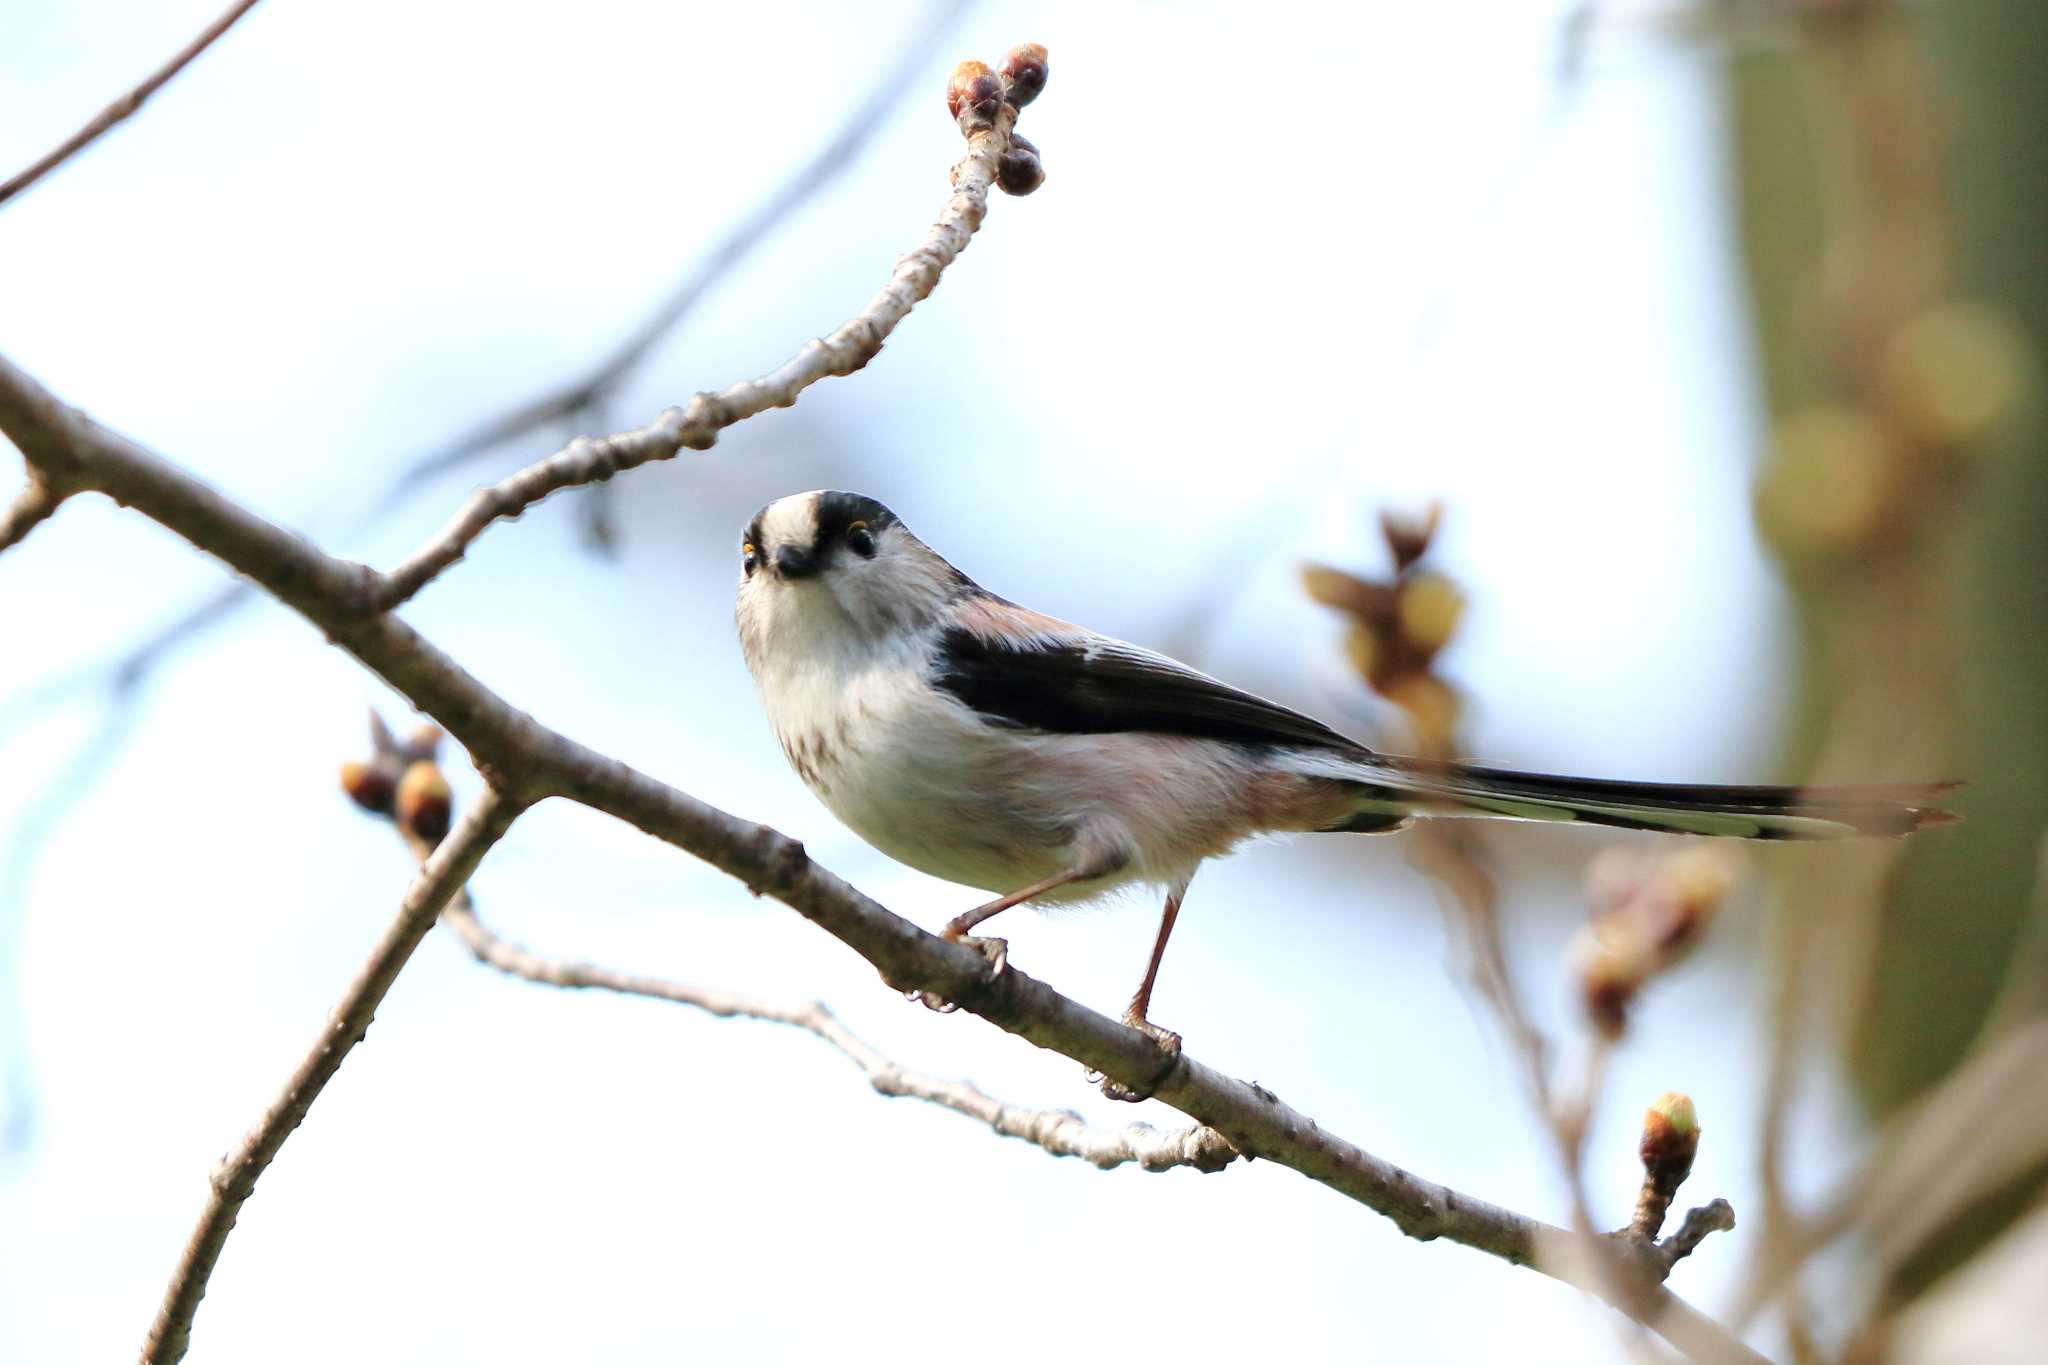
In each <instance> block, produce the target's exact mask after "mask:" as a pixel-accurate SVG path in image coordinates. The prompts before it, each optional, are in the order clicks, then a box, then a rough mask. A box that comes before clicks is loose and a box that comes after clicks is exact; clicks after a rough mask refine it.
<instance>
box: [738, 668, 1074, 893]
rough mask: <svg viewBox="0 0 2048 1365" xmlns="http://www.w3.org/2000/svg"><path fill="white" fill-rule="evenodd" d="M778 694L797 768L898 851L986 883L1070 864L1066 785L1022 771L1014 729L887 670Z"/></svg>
mask: <svg viewBox="0 0 2048 1365" xmlns="http://www.w3.org/2000/svg"><path fill="white" fill-rule="evenodd" d="M805 681H807V682H808V681H810V680H805ZM821 681H822V680H821ZM776 700H777V701H778V702H780V703H781V704H780V705H779V706H777V707H775V708H773V710H772V711H771V720H772V721H773V722H774V725H775V731H776V737H777V738H778V739H779V740H780V741H781V743H782V749H783V752H784V753H785V754H786V755H788V757H789V761H790V765H791V766H792V767H794V768H795V769H796V772H797V775H798V776H799V777H801V778H802V779H803V780H804V782H805V783H806V784H808V785H809V787H810V788H811V790H812V791H813V792H815V793H817V796H818V799H819V800H821V801H823V802H824V803H825V807H826V809H828V810H830V811H831V812H832V814H834V815H835V816H837V817H838V818H839V820H840V822H841V823H843V824H844V825H846V826H847V828H849V829H851V830H852V831H853V832H854V833H855V834H858V835H859V836H860V837H861V838H863V839H865V840H866V841H867V842H868V843H870V844H872V845H873V846H874V847H875V848H877V849H879V850H881V851H882V852H883V853H886V854H887V855H889V856H890V857H891V858H894V859H895V860H896V861H898V862H900V863H905V864H908V865H909V866H911V867H914V868H916V869H917V870H918V871H920V872H924V873H928V874H930V875H931V876H934V877H941V878H944V879H945V880H947V881H951V882H959V883H961V884H962V885H965V886H974V887H980V888H982V889H984V890H990V891H1013V890H1016V889H1017V888H1018V887H1021V886H1026V885H1029V884H1030V883H1031V882H1034V881H1037V880H1040V879H1041V878H1044V877H1048V876H1051V875H1052V874H1054V873H1056V872H1060V871H1064V870H1065V868H1066V866H1067V863H1068V860H1069V858H1070V853H1071V850H1070V848H1069V845H1070V843H1071V840H1072V833H1073V820H1072V817H1071V810H1070V809H1069V808H1068V804H1067V801H1066V799H1065V798H1064V796H1063V794H1062V793H1060V792H1058V791H1049V790H1045V789H1043V787H1042V784H1036V783H1031V782H1028V781H1020V780H1019V778H1020V776H1021V775H1022V774H1024V773H1027V772H1028V771H1029V769H1028V766H1020V764H1019V762H1018V758H1019V755H1018V754H1017V753H1016V752H1015V751H1014V750H1015V741H1014V739H1006V738H1005V737H1003V736H1000V735H994V734H991V733H990V732H989V731H988V729H987V728H986V727H985V726H983V725H981V724H980V723H979V722H978V721H975V720H973V719H972V718H971V717H968V716H966V715H964V714H963V713H962V712H961V711H960V710H959V708H958V707H956V706H953V705H952V704H950V703H947V702H943V701H941V700H938V699H936V698H933V697H931V696H930V695H929V694H928V693H924V692H922V691H920V690H918V689H910V688H902V687H899V686H894V685H891V684H890V683H888V682H887V681H886V680H882V681H874V680H870V679H868V678H858V677H857V678H855V679H853V680H851V681H850V682H845V683H842V684H841V685H840V686H838V687H835V688H831V689H829V690H828V689H826V688H825V687H824V686H822V685H817V686H806V687H795V686H790V687H784V688H782V689H780V690H779V691H778V692H777V694H776Z"/></svg>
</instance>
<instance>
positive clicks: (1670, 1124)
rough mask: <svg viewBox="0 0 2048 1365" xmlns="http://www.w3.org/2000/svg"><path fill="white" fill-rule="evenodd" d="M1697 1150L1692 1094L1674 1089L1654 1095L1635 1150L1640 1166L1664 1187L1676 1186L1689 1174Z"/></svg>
mask: <svg viewBox="0 0 2048 1365" xmlns="http://www.w3.org/2000/svg"><path fill="white" fill-rule="evenodd" d="M1699 1150H1700V1116H1699V1114H1698V1112H1697V1111H1695V1110H1694V1108H1693V1104H1692V1096H1690V1095H1686V1094H1681V1093H1680V1092H1678V1091H1676V1090H1671V1091H1667V1092H1665V1093H1664V1094H1662V1095H1660V1096H1658V1097H1657V1102H1656V1103H1655V1104H1652V1105H1651V1106H1650V1107H1649V1109H1648V1110H1646V1111H1645V1112H1644V1114H1643V1140H1642V1143H1641V1145H1640V1146H1638V1147H1637V1149H1636V1151H1637V1154H1638V1155H1639V1156H1641V1157H1642V1159H1643V1170H1644V1172H1645V1173H1646V1174H1648V1175H1649V1176H1651V1177H1652V1178H1653V1179H1654V1180H1656V1181H1657V1182H1658V1184H1659V1185H1660V1186H1662V1187H1663V1188H1665V1189H1670V1190H1675V1189H1677V1188H1678V1187H1679V1186H1680V1185H1682V1184H1684V1183H1685V1178H1686V1177H1687V1176H1688V1175H1691V1174H1692V1160H1693V1158H1694V1157H1695V1156H1697V1155H1698V1154H1699Z"/></svg>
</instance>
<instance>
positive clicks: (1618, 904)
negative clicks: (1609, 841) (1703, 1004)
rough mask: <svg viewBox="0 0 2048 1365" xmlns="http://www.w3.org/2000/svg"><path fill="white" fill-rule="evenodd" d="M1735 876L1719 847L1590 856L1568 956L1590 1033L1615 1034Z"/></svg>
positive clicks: (1702, 928) (1735, 860) (1688, 945)
mask: <svg viewBox="0 0 2048 1365" xmlns="http://www.w3.org/2000/svg"><path fill="white" fill-rule="evenodd" d="M1741 871H1742V863H1741V858H1740V855H1738V854H1736V853H1734V852H1731V851H1730V850H1729V849H1727V848H1726V847H1724V846H1722V845H1719V844H1706V843H1700V844H1691V845H1687V846H1684V847H1681V848H1679V849H1677V850H1676V851H1674V852H1670V853H1657V852H1650V851H1644V850H1641V849H1635V848H1625V847H1620V846H1615V847H1610V848H1605V849H1602V850H1601V851H1600V852H1599V853H1598V854H1597V855H1595V857H1594V858H1593V861H1592V862H1591V863H1590V864H1589V865H1588V866H1587V869H1586V900H1587V902H1588V904H1589V905H1590V906H1591V907H1592V911H1593V913H1592V917H1591V918H1590V919H1589V920H1588V921H1587V922H1586V924H1585V925H1584V926H1583V927H1581V928H1580V930H1579V932H1578V933H1577V935H1575V936H1574V937H1573V939H1572V944H1571V948H1570V950H1569V955H1570V960H1571V964H1572V973H1573V976H1574V977H1575V978H1576V980H1577V983H1578V991H1579V1000H1580V1004H1581V1006H1582V1007H1583V1008H1584V1009H1585V1011H1586V1015H1587V1017H1588V1018H1589V1019H1590V1020H1591V1021H1592V1023H1593V1026H1594V1027H1595V1028H1597V1029H1599V1030H1600V1032H1601V1033H1603V1034H1605V1035H1606V1036H1607V1037H1609V1038H1617V1037H1619V1036H1620V1035H1621V1033H1622V1031H1623V1029H1624V1028H1626V1027H1627V1024H1628V1011H1629V1007H1630V1006H1631V1005H1633V1004H1634V1003H1635V999H1636V996H1637V995H1638V994H1640V993H1641V991H1642V989H1643V987H1644V986H1645V985H1647V984H1648V983H1649V980H1650V978H1651V977H1653V976H1655V975H1656V974H1657V973H1658V972H1661V971H1664V970H1665V969H1667V968H1669V967H1672V966H1675V965H1676V964H1677V963H1679V962H1680V961H1682V960H1683V959H1684V957H1685V955H1686V954H1687V953H1688V952H1689V951H1691V949H1692V947H1693V945H1695V944H1697V943H1698V942H1699V941H1700V938H1701V937H1702V936H1703V935H1704V934H1705V933H1706V930H1707V926H1708V925H1709V924H1710V923H1712V922H1713V918H1714V913H1715V911H1717V910H1718V909H1719V908H1720V906H1721V902H1722V901H1724V900H1725V899H1727V896H1728V893H1729V891H1730V890H1731V889H1732V888H1733V887H1734V885H1735V883H1736V880H1737V879H1738V877H1739V876H1740V875H1741Z"/></svg>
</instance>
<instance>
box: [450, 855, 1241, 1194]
mask: <svg viewBox="0 0 2048 1365" xmlns="http://www.w3.org/2000/svg"><path fill="white" fill-rule="evenodd" d="M441 922H442V923H443V924H444V925H446V926H447V927H448V928H449V930H450V931H452V932H453V933H454V934H455V935H456V937H458V938H460V939H461V940H462V941H463V943H464V945H465V946H467V947H468V949H469V951H470V952H471V953H472V954H473V955H474V956H475V957H476V959H477V961H479V962H481V963H483V964H484V965H485V966H487V967H492V968H495V969H496V970H498V971H500V972H503V973H505V974H506V975H508V976H515V977H520V978H522V979H524V980H527V981H533V982H538V983H539V984H541V985H544V986H559V987H563V988H565V989H568V990H601V991H611V992H614V993H616V994H619V995H638V996H644V997H646V998H648V999H651V1000H667V1001H671V1002H673V1003H675V1004H679V1005H688V1006H690V1007H691V1008H692V1009H700V1010H703V1011H705V1012H706V1013H708V1014H714V1015H717V1016H718V1017H719V1018H721V1019H759V1020H762V1021H764V1022H766V1023H771V1024H786V1025H788V1026H789V1027H791V1028H798V1029H802V1030H804V1031H805V1032H806V1033H810V1034H813V1035H815V1036H817V1037H819V1038H822V1039H824V1040H825V1041H826V1042H828V1043H830V1044H831V1045H832V1046H833V1047H835V1048H838V1049H839V1050H840V1051H841V1052H843V1053H845V1054H846V1056H847V1057H849V1058H851V1059H852V1061H853V1063H854V1065H856V1066H858V1067H859V1068H860V1069H861V1071H862V1072H863V1073H865V1074H866V1076H867V1079H868V1084H869V1085H871V1086H873V1087H874V1088H875V1090H876V1091H877V1092H879V1093H880V1094H883V1095H890V1096H908V1097H910V1098H912V1099H919V1100H924V1101H926V1102H927V1103H930V1104H936V1105H938V1106H939V1107H940V1108H943V1109H950V1110H952V1111H953V1112H954V1113H956V1114H965V1115H966V1116H967V1117H969V1118H971V1119H974V1120H976V1121H978V1122H980V1123H984V1124H987V1125H988V1126H989V1127H990V1128H992V1129H994V1130H995V1131H996V1132H997V1133H999V1134H1001V1135H1002V1136H1004V1137H1012V1138H1021V1139H1023V1140H1024V1141H1026V1142H1029V1143H1033V1144H1035V1145H1037V1146H1039V1147H1043V1148H1044V1149H1045V1150H1046V1151H1048V1152H1051V1153H1052V1154H1053V1155H1054V1156H1077V1157H1080V1158H1081V1159H1082V1160H1084V1161H1087V1162H1089V1163H1090V1164H1092V1165H1095V1166H1099V1167H1101V1168H1102V1169H1103V1170H1110V1169H1112V1168H1114V1167H1117V1166H1121V1165H1124V1164H1125V1163H1126V1162H1135V1163H1136V1164H1138V1165H1139V1166H1142V1167H1144V1168H1145V1169H1146V1170H1148V1171H1164V1170H1171V1169H1172V1168H1174V1167H1176V1166H1191V1167H1193V1168H1194V1169H1196V1170H1198V1171H1205V1172H1213V1171H1220V1170H1222V1169H1223V1168H1224V1167H1225V1166H1227V1165H1229V1164H1230V1163H1231V1162H1232V1161H1235V1160H1236V1159H1237V1151H1236V1149H1234V1148H1233V1147H1231V1145H1230V1143H1229V1142H1228V1141H1226V1140H1225V1139H1224V1137H1223V1135H1222V1134H1220V1133H1218V1132H1216V1131H1215V1130H1214V1129H1212V1128H1201V1127H1196V1128H1182V1129H1176V1130H1174V1131H1171V1132H1166V1131H1162V1130H1160V1129H1158V1128H1154V1127H1153V1126H1152V1125H1151V1124H1149V1123H1132V1124H1127V1125H1125V1126H1124V1127H1123V1128H1121V1129H1118V1130H1116V1131H1114V1132H1112V1131H1109V1130H1107V1129H1102V1128H1094V1127H1090V1126H1089V1124H1088V1121H1087V1120H1086V1119H1084V1118H1082V1117H1081V1115H1079V1114H1077V1113H1074V1112H1073V1111H1072V1110H1069V1109H1026V1108H1021V1107H1019V1106H1016V1105H1011V1104H1005V1103H1003V1102H1002V1101H1001V1100H998V1099H995V1098H994V1097H992V1096H990V1095H987V1094H985V1093H983V1092H982V1091H981V1090H980V1089H979V1088H977V1087H976V1086H973V1085H971V1084H969V1083H968V1082H966V1081H949V1080H943V1079H940V1078H939V1077H936V1076H931V1075H928V1074H926V1073H923V1072H919V1071H912V1070H909V1069H907V1068H905V1067H903V1066H900V1065H898V1064H897V1063H895V1062H893V1061H890V1060H889V1058H887V1057H885V1056H884V1055H882V1054H881V1053H880V1052H877V1051H876V1050H875V1049H874V1048H873V1047H870V1046H869V1045H868V1044H867V1043H866V1042H863V1041H862V1040H861V1039H860V1037H859V1036H858V1035H856V1034H855V1033H854V1032H853V1031H852V1030H851V1029H849V1028H847V1027H846V1025H845V1024H843V1023H841V1022H840V1020H839V1017H838V1016H837V1015H835V1014H834V1013H833V1012H832V1011H831V1010H830V1009H829V1008H827V1007H826V1005H825V1004H824V1003H823V1002H822V1001H816V1000H813V1001H810V1002H808V1003H805V1004H800V1005H791V1004H781V1003H776V1002H773V1001H767V1000H758V999H754V998H751V997H749V996H745V995H739V994H735V993H732V992H729V991H716V990H707V989H705V988H703V987H700V986H689V985H685V984H683V983H682V982H679V981H668V980H664V979H662V978H660V977H652V976H639V975H635V974H632V973H628V972H615V971H611V970H609V969H607V968H604V967H594V966H590V965H588V964H586V963H581V962H561V961H557V960H554V959H552V958H545V957H541V956H539V955H538V954H536V953H533V952H530V951H528V950H527V949H525V948H522V947H520V946H519V945H518V944H515V943H508V942H506V941H505V940H504V939H502V938H499V937H498V936H497V935H496V934H494V933H492V932H491V930H490V929H489V928H487V927H485V925H484V923H483V921H481V920H480V919H478V918H477V914H476V906H475V904H474V902H473V901H472V900H471V898H470V897H469V896H468V894H467V893H463V894H459V895H457V896H456V897H455V899H454V900H452V901H450V902H449V904H448V907H447V909H445V910H443V911H442V912H441Z"/></svg>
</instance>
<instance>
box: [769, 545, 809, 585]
mask: <svg viewBox="0 0 2048 1365" xmlns="http://www.w3.org/2000/svg"><path fill="white" fill-rule="evenodd" d="M817 572H818V560H817V556H815V555H813V554H812V553H811V552H810V551H809V550H805V549H801V548H799V547H797V546H795V545H785V546H783V547H782V548H781V549H779V550H777V551H776V552H775V576H776V577H777V578H810V577H813V576H814V575H815V574H816V573H817Z"/></svg>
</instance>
